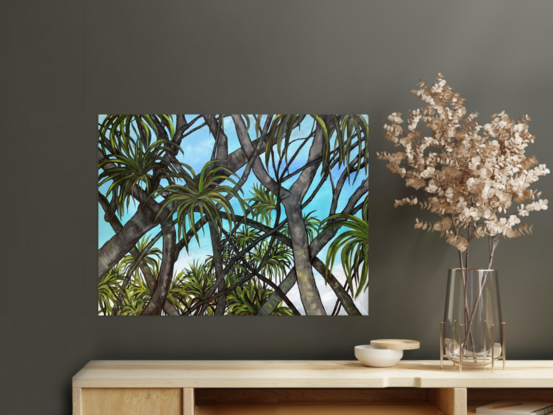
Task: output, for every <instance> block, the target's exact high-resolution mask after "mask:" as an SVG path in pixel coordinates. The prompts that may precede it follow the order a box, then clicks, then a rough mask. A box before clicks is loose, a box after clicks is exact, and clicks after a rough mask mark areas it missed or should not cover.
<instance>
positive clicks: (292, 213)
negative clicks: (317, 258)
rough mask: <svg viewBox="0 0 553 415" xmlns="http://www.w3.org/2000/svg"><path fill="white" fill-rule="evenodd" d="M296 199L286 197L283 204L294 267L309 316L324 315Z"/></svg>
mask: <svg viewBox="0 0 553 415" xmlns="http://www.w3.org/2000/svg"><path fill="white" fill-rule="evenodd" d="M294 199H295V198H294ZM294 199H292V198H289V199H285V200H284V201H283V204H284V208H285V210H286V217H287V219H288V229H290V239H291V240H292V253H293V255H294V268H295V269H296V276H297V280H298V288H299V290H300V297H301V302H302V303H303V307H304V308H305V313H306V314H307V315H308V316H324V315H326V311H325V309H324V306H323V302H322V301H321V296H320V294H319V290H318V289H317V285H316V283H315V276H314V275H313V268H312V267H311V261H310V258H309V240H308V237H307V230H306V229H305V223H304V221H303V216H302V209H301V203H300V201H299V200H297V199H296V200H294Z"/></svg>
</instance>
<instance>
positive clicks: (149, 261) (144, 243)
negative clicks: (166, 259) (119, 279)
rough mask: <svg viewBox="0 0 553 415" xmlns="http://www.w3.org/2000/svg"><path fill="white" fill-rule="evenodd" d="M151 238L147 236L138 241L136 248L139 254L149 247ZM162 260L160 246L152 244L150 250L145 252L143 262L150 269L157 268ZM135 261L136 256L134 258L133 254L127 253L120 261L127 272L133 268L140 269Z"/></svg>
mask: <svg viewBox="0 0 553 415" xmlns="http://www.w3.org/2000/svg"><path fill="white" fill-rule="evenodd" d="M150 239H151V236H146V237H144V238H142V239H141V240H140V241H138V243H137V244H136V250H137V251H138V254H139V255H142V253H143V252H144V250H145V249H146V248H147V247H148V244H149V243H150ZM160 261H161V250H160V249H159V248H156V247H155V246H152V247H150V248H149V249H148V252H146V253H145V254H144V256H143V257H142V261H141V262H142V263H144V264H146V265H147V266H148V267H149V268H150V269H156V267H158V265H159V262H160ZM135 263H136V258H134V257H133V256H132V255H126V256H125V257H124V258H123V259H122V260H121V262H120V264H121V266H122V268H123V271H124V273H125V274H127V273H128V272H129V271H130V270H131V269H132V268H134V269H136V270H140V268H139V267H135Z"/></svg>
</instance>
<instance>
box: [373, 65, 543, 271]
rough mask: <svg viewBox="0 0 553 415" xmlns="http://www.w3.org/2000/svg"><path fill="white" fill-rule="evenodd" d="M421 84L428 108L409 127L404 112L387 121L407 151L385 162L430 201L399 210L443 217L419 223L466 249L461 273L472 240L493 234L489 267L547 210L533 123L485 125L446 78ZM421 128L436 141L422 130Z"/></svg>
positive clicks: (392, 137) (498, 120) (389, 134)
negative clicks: (531, 150)
mask: <svg viewBox="0 0 553 415" xmlns="http://www.w3.org/2000/svg"><path fill="white" fill-rule="evenodd" d="M419 86H420V89H418V90H413V91H411V92H412V93H413V94H414V95H415V96H417V98H418V99H420V100H422V101H424V102H426V104H427V106H426V107H425V108H422V109H416V110H414V111H411V112H410V114H409V119H408V120H407V122H406V123H405V122H404V120H403V119H402V118H401V114H400V113H393V114H391V115H390V116H389V117H388V119H389V121H390V124H389V125H385V126H384V128H385V130H386V139H387V140H388V141H391V142H393V143H394V144H395V146H396V147H400V148H401V150H400V151H397V152H395V153H386V152H384V153H379V154H378V157H379V158H380V159H382V160H387V161H388V165H387V167H388V168H389V169H390V170H391V171H392V172H393V173H397V174H399V175H401V177H403V178H404V179H405V184H406V186H407V187H412V188H414V189H420V190H422V191H423V192H424V200H419V199H418V198H417V197H415V196H413V197H408V198H404V199H401V200H396V202H395V207H397V206H403V205H420V206H421V208H422V209H425V210H428V211H430V212H432V213H435V214H436V215H438V219H437V220H435V221H426V220H424V221H423V220H419V219H417V220H416V223H415V228H416V229H422V230H427V231H432V232H439V233H440V234H441V236H444V237H445V238H446V240H447V242H448V243H449V244H451V245H453V246H455V247H456V248H457V249H458V250H459V252H460V253H461V252H465V251H466V254H465V256H466V257H465V262H464V263H463V260H462V256H461V255H460V258H461V267H463V266H465V267H466V266H467V265H468V264H467V262H468V247H469V243H470V241H471V239H472V238H481V237H485V236H487V237H488V238H489V247H490V262H489V265H488V267H490V266H491V263H492V261H493V253H494V251H495V248H496V246H497V243H498V242H499V239H500V238H501V237H504V238H517V237H519V236H522V235H526V234H530V233H531V232H532V226H528V224H522V223H521V218H522V217H525V216H528V214H529V212H532V211H538V210H546V209H547V203H548V202H547V200H545V199H542V198H541V192H539V191H537V190H534V189H530V186H531V185H532V184H533V183H535V182H537V181H538V179H539V178H540V177H541V176H545V175H546V174H549V169H547V168H546V166H545V164H539V163H538V160H537V159H536V157H535V156H526V155H525V151H526V147H527V146H528V145H529V144H530V143H532V142H534V139H535V136H534V135H532V134H530V132H529V131H528V123H529V121H530V117H528V116H527V115H526V116H525V117H523V118H519V119H518V120H516V121H515V120H513V119H511V118H509V116H508V115H507V114H505V112H501V113H499V114H494V115H492V116H491V121H490V123H488V124H485V125H484V126H481V125H479V124H478V122H477V121H476V118H477V115H478V114H477V113H470V114H467V109H466V108H465V106H464V105H463V103H464V101H465V100H464V99H463V98H461V97H460V96H459V94H457V93H454V92H453V91H452V89H451V87H450V86H449V85H448V84H447V83H446V80H445V79H444V78H443V76H442V75H441V74H440V75H438V76H437V78H436V82H435V83H434V84H433V85H428V84H426V83H425V82H422V81H420V83H419ZM421 122H422V124H424V126H426V127H427V129H428V130H429V131H430V134H429V135H423V131H422V130H417V128H418V126H419V124H420V123H421Z"/></svg>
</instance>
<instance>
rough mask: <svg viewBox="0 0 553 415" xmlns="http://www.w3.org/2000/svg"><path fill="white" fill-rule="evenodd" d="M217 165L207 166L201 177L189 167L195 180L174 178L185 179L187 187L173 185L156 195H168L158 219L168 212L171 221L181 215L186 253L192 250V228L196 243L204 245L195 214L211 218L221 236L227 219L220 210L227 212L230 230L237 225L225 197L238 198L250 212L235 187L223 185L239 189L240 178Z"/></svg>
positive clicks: (179, 220) (180, 232)
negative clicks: (188, 231)
mask: <svg viewBox="0 0 553 415" xmlns="http://www.w3.org/2000/svg"><path fill="white" fill-rule="evenodd" d="M213 163H216V161H210V162H208V163H206V164H205V165H204V167H203V168H202V171H201V172H200V174H199V175H196V172H195V171H194V170H193V169H192V167H190V166H185V167H186V169H188V171H189V172H190V175H191V177H188V176H183V175H179V174H176V175H171V177H179V178H181V179H184V181H185V185H184V186H183V185H179V184H171V185H169V186H167V187H166V188H164V189H159V190H157V191H156V192H155V193H156V194H161V193H164V194H168V196H167V198H166V200H165V202H164V203H163V204H162V206H161V209H160V211H159V213H158V215H157V216H158V217H159V215H160V214H161V212H162V211H163V210H165V209H169V210H170V215H169V216H168V218H170V217H172V215H173V214H174V213H176V214H177V222H178V224H179V236H180V237H182V239H183V241H184V243H185V247H186V249H188V242H189V241H188V237H187V235H186V233H187V229H188V228H190V229H191V230H192V233H193V234H194V237H195V238H196V241H197V242H198V244H200V239H199V237H198V231H197V230H196V227H195V226H194V225H195V223H196V219H195V217H194V213H195V212H198V213H199V214H200V216H201V217H203V216H204V215H207V217H208V219H209V221H210V222H211V223H213V224H214V225H215V226H216V229H217V232H218V233H219V234H220V233H221V230H222V229H223V216H222V215H221V211H220V209H223V210H224V211H225V212H226V214H227V215H226V218H227V220H228V221H229V226H232V225H233V224H234V221H235V215H234V209H233V207H232V205H231V203H230V201H229V199H228V198H227V197H226V196H225V193H227V194H228V195H232V196H233V197H235V198H236V199H237V200H238V201H239V203H240V205H241V206H242V209H243V210H246V207H245V203H244V201H243V200H242V198H241V197H240V195H239V194H238V193H237V192H236V191H235V190H234V189H233V188H232V187H230V186H228V185H226V184H221V183H224V182H226V181H228V182H230V183H232V184H233V185H236V182H235V181H234V180H233V179H232V176H236V175H235V174H234V173H233V172H231V171H230V170H228V169H226V168H224V167H216V166H214V165H213Z"/></svg>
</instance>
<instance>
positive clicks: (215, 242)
mask: <svg viewBox="0 0 553 415" xmlns="http://www.w3.org/2000/svg"><path fill="white" fill-rule="evenodd" d="M216 226H217V225H215V224H214V223H212V222H209V233H210V234H211V249H212V250H213V267H214V268H215V277H216V279H218V278H219V276H220V275H223V257H222V255H221V244H220V238H219V233H218V232H217V228H216ZM218 289H219V291H220V292H221V291H223V290H224V289H225V279H224V278H223V279H222V280H221V282H220V283H219V287H218ZM226 305H227V295H226V294H223V295H221V296H220V297H218V298H217V307H216V308H215V313H214V315H216V316H223V315H225V308H226Z"/></svg>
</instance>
